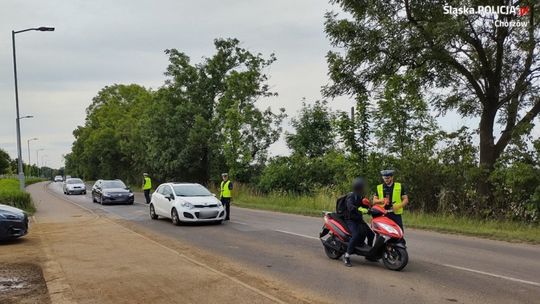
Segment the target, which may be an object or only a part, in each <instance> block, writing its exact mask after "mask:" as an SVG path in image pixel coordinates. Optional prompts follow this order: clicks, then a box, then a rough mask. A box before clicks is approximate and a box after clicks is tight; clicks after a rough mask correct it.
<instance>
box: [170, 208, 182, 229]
mask: <svg viewBox="0 0 540 304" xmlns="http://www.w3.org/2000/svg"><path fill="white" fill-rule="evenodd" d="M171 219H172V223H173V224H174V225H176V226H180V225H182V222H181V221H180V218H179V217H178V212H176V209H173V210H172V212H171Z"/></svg>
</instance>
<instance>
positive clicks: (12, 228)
mask: <svg viewBox="0 0 540 304" xmlns="http://www.w3.org/2000/svg"><path fill="white" fill-rule="evenodd" d="M27 233H28V215H27V214H26V212H24V211H23V210H21V209H18V208H15V207H11V206H8V205H2V204H0V241H5V240H11V239H16V238H18V237H21V236H24V235H26V234H27Z"/></svg>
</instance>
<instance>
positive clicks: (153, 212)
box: [150, 204, 159, 220]
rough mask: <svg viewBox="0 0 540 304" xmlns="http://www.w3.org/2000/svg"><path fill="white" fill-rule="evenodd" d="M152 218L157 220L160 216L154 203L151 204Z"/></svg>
mask: <svg viewBox="0 0 540 304" xmlns="http://www.w3.org/2000/svg"><path fill="white" fill-rule="evenodd" d="M150 218H151V219H153V220H157V219H158V218H159V216H158V215H157V213H156V209H154V205H153V204H150Z"/></svg>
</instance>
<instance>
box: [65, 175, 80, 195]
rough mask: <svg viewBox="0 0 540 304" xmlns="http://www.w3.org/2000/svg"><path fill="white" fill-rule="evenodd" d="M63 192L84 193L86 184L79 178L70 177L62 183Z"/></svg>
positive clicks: (68, 193)
mask: <svg viewBox="0 0 540 304" xmlns="http://www.w3.org/2000/svg"><path fill="white" fill-rule="evenodd" d="M62 188H63V190H64V194H67V195H70V194H86V185H85V184H84V182H83V181H82V180H81V179H80V178H70V179H66V181H65V182H64V183H63V184H62Z"/></svg>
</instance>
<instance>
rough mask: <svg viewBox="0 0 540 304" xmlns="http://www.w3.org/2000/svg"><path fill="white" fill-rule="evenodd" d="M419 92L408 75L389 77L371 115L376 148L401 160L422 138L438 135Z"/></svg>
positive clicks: (415, 82)
mask: <svg viewBox="0 0 540 304" xmlns="http://www.w3.org/2000/svg"><path fill="white" fill-rule="evenodd" d="M418 89H419V84H418V83H417V79H415V78H414V77H411V76H410V75H393V76H390V77H389V79H388V80H387V81H386V87H385V88H384V91H383V93H382V94H381V96H380V99H379V100H378V101H377V108H376V110H374V112H373V117H374V123H375V126H376V131H375V135H376V137H377V146H378V147H379V148H382V149H383V151H385V152H389V153H397V154H398V156H399V157H400V158H404V157H405V154H406V150H410V149H412V148H414V147H412V146H413V145H415V144H416V143H417V142H419V141H420V142H423V140H422V139H423V137H424V136H426V135H429V134H435V133H436V132H437V126H436V124H435V122H434V120H433V117H432V116H431V115H430V113H429V109H428V105H427V103H426V102H425V101H424V99H423V96H422V94H421V92H419V90H418Z"/></svg>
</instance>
